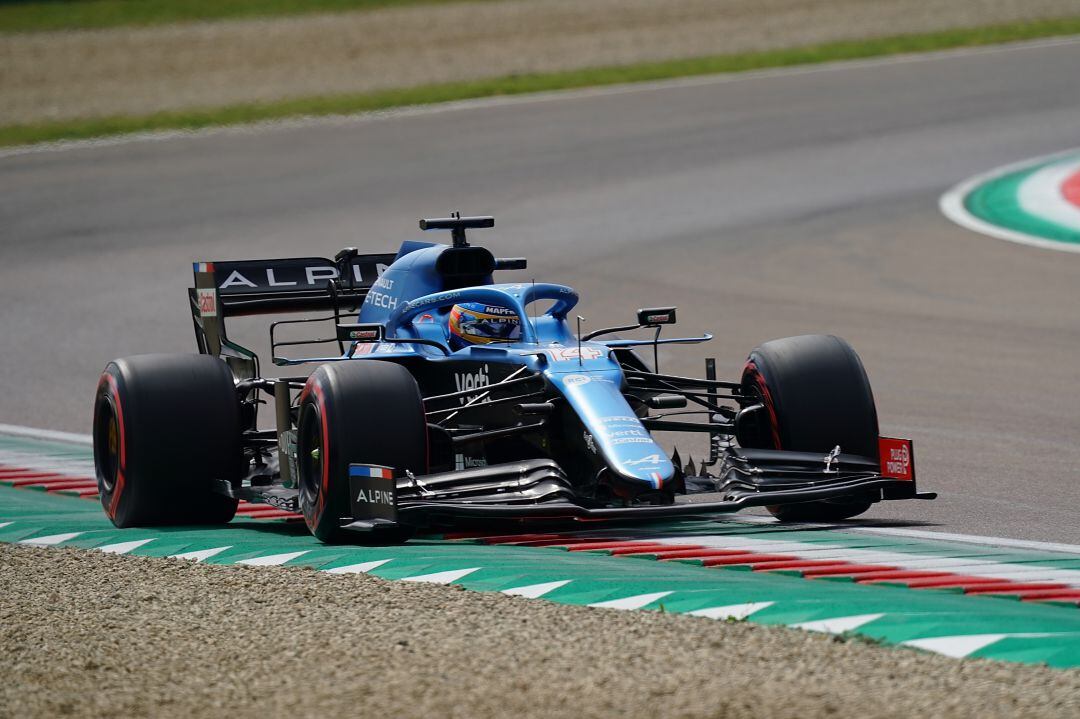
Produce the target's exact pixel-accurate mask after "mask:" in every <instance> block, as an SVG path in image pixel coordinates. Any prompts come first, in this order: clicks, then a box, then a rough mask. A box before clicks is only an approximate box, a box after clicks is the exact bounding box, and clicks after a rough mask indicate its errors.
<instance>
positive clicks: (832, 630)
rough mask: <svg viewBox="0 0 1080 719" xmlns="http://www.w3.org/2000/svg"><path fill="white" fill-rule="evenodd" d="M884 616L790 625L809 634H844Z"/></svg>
mask: <svg viewBox="0 0 1080 719" xmlns="http://www.w3.org/2000/svg"><path fill="white" fill-rule="evenodd" d="M884 616H885V615H884V614H857V615H855V616H851V617H833V618H832V619H818V620H816V621H813V622H799V623H798V624H789V625H788V626H789V627H792V628H794V629H805V630H807V631H809V632H824V633H825V634H843V633H844V632H851V631H854V630H856V629H858V628H859V627H861V626H862V625H864V624H869V623H870V622H872V621H874V620H875V619H881V618H882V617H884Z"/></svg>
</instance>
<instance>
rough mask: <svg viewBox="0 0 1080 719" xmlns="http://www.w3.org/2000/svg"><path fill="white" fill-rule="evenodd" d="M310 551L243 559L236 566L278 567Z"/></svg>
mask: <svg viewBox="0 0 1080 719" xmlns="http://www.w3.org/2000/svg"><path fill="white" fill-rule="evenodd" d="M308 551H309V550H307V549H305V550H303V551H300V552H285V553H283V554H270V555H268V556H265V557H255V558H253V559H241V560H240V561H239V562H236V564H244V565H247V566H249V567H277V566H280V565H282V564H285V562H291V561H292V560H294V559H296V558H297V557H301V556H303V555H305V554H307V553H308Z"/></svg>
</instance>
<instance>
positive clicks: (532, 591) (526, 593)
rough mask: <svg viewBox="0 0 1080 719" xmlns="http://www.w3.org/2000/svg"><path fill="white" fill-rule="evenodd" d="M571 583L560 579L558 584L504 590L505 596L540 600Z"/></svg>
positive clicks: (532, 585) (550, 583)
mask: <svg viewBox="0 0 1080 719" xmlns="http://www.w3.org/2000/svg"><path fill="white" fill-rule="evenodd" d="M569 583H570V580H569V579H560V580H559V581H557V582H543V583H542V584H529V585H527V586H524V587H514V588H513V589H504V590H502V593H503V594H506V595H508V596H511V597H525V598H526V599H539V598H540V597H542V596H544V595H545V594H548V593H550V592H554V591H555V590H556V589H558V588H559V587H565V586H566V585H567V584H569Z"/></svg>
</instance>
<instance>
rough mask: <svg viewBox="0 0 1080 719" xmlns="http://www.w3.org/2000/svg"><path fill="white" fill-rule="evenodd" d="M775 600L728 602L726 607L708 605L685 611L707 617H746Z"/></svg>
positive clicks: (693, 615) (691, 614)
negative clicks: (704, 607) (741, 602)
mask: <svg viewBox="0 0 1080 719" xmlns="http://www.w3.org/2000/svg"><path fill="white" fill-rule="evenodd" d="M775 603H776V602H747V603H746V604H729V605H727V606H726V607H708V608H706V609H695V610H694V611H692V612H687V614H689V615H690V616H692V617H708V618H709V619H736V620H739V619H746V618H747V617H749V616H750V615H751V614H756V613H757V612H760V611H761V610H762V609H766V608H768V607H771V606H772V605H773V604H775Z"/></svg>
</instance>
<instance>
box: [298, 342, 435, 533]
mask: <svg viewBox="0 0 1080 719" xmlns="http://www.w3.org/2000/svg"><path fill="white" fill-rule="evenodd" d="M296 451H297V469H298V474H299V477H298V483H299V487H300V509H301V511H302V512H303V515H304V520H305V521H306V522H307V526H308V529H310V530H311V533H312V534H314V535H315V536H316V537H317V538H318V539H320V540H322V541H324V542H334V541H340V540H342V539H346V538H347V537H345V536H344V535H343V533H342V531H341V529H340V525H341V518H342V517H347V516H349V514H350V508H349V495H348V482H349V479H348V477H349V465H350V464H352V463H360V464H378V465H384V466H387V467H394V468H395V469H398V470H405V469H407V470H410V471H412V472H414V473H416V474H424V473H426V472H427V465H428V456H427V452H428V447H427V419H426V416H425V414H424V405H423V400H422V399H421V396H420V388H419V387H418V386H417V384H416V380H414V379H413V377H412V375H411V374H409V372H408V370H406V369H405V368H404V367H401V366H400V365H396V364H392V363H389V362H379V361H371V360H356V361H352V362H339V363H335V364H326V365H323V366H321V367H319V368H318V369H317V370H315V372H313V373H312V375H311V377H309V378H308V381H307V385H306V386H305V387H304V391H303V393H302V394H301V399H300V414H299V420H298V422H297V442H296ZM375 538H376V539H379V540H381V541H388V540H403V539H405V538H407V536H406V535H405V534H404V533H403V532H397V533H395V534H394V536H392V537H391V536H388V535H384V534H380V535H378V536H377V537H375Z"/></svg>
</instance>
